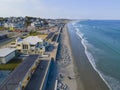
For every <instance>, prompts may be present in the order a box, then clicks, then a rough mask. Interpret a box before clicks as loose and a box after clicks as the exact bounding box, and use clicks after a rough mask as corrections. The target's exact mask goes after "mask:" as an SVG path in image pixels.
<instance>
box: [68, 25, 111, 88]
mask: <svg viewBox="0 0 120 90" xmlns="http://www.w3.org/2000/svg"><path fill="white" fill-rule="evenodd" d="M73 30H74V28H72V27H71V28H70V29H69V30H68V34H69V35H68V36H69V40H70V46H71V50H72V55H73V58H74V71H75V75H76V77H77V87H78V88H77V89H78V90H109V88H108V86H107V85H106V84H105V82H104V81H103V80H102V79H101V77H100V76H99V74H98V73H97V72H96V71H95V70H94V69H93V67H92V65H91V64H90V62H89V60H88V58H87V57H86V55H85V52H84V51H85V50H84V47H83V46H82V44H81V42H80V38H78V37H77V35H76V33H75V31H73Z"/></svg>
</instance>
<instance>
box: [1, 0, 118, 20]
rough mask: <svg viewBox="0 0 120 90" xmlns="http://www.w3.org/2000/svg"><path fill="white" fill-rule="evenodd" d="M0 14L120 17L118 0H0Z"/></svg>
mask: <svg viewBox="0 0 120 90" xmlns="http://www.w3.org/2000/svg"><path fill="white" fill-rule="evenodd" d="M0 16H5V17H6V16H38V17H42V18H77V19H120V0H0Z"/></svg>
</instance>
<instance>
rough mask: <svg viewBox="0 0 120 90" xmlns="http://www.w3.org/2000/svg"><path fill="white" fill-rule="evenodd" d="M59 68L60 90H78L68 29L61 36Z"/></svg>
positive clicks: (58, 58)
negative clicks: (61, 89)
mask: <svg viewBox="0 0 120 90" xmlns="http://www.w3.org/2000/svg"><path fill="white" fill-rule="evenodd" d="M57 66H58V73H57V77H58V82H59V83H58V88H59V89H60V88H61V87H65V88H66V89H65V88H64V89H63V90H77V83H76V79H77V78H76V76H75V72H74V62H73V59H72V54H71V48H70V45H69V37H68V33H67V29H66V27H64V28H63V30H62V33H61V36H60V44H59V51H58V57H57ZM61 85H63V86H61Z"/></svg>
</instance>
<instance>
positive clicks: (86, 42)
mask: <svg viewBox="0 0 120 90" xmlns="http://www.w3.org/2000/svg"><path fill="white" fill-rule="evenodd" d="M76 34H77V35H78V36H79V37H80V38H81V43H82V45H83V47H84V48H85V54H86V56H87V58H88V60H89V62H90V63H91V65H92V66H93V68H94V70H95V71H96V72H97V73H98V74H99V76H100V77H101V78H102V79H103V81H104V82H105V83H106V85H107V86H108V87H109V88H110V90H113V88H112V86H111V85H109V84H108V82H107V81H106V80H105V79H106V78H105V79H104V77H105V75H104V74H102V73H101V72H100V71H99V70H98V69H97V68H96V64H95V59H94V57H93V55H92V54H91V53H90V52H89V51H88V50H87V46H88V45H89V43H88V41H87V40H86V39H85V38H84V34H83V33H81V32H80V31H79V29H78V28H76ZM106 77H107V76H106ZM114 90H119V89H114Z"/></svg>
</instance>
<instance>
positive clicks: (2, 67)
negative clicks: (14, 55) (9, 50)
mask: <svg viewBox="0 0 120 90" xmlns="http://www.w3.org/2000/svg"><path fill="white" fill-rule="evenodd" d="M21 62H22V60H19V59H12V60H11V61H9V62H8V63H7V64H0V70H14V69H15V68H16V67H17V66H18V65H19V64H20V63H21Z"/></svg>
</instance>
